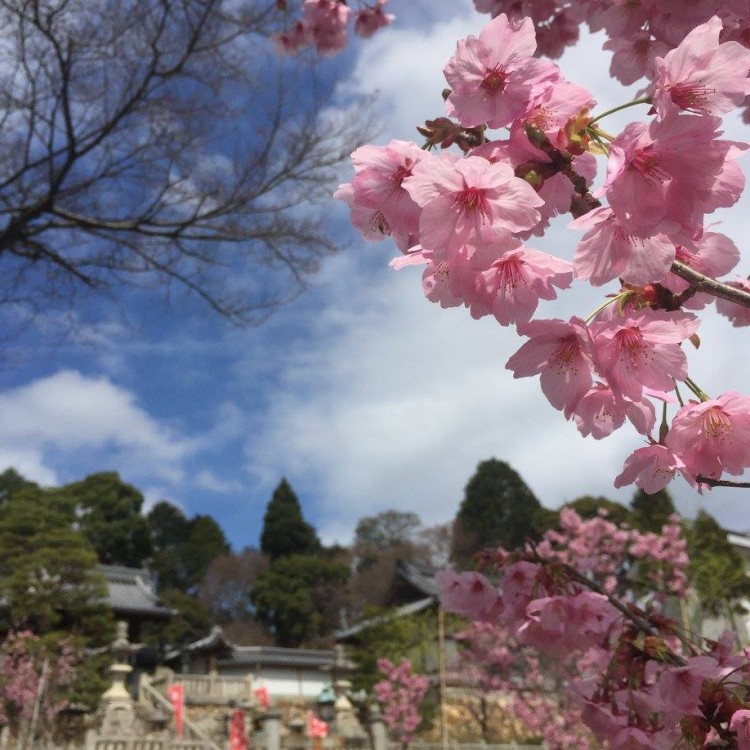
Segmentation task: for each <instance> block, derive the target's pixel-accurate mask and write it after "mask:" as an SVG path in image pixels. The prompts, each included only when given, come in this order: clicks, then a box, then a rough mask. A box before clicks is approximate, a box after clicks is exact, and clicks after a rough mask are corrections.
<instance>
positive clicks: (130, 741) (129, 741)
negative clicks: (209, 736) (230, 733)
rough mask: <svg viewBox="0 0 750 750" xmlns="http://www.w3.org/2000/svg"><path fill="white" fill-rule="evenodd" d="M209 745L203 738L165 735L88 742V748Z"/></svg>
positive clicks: (161, 749)
mask: <svg viewBox="0 0 750 750" xmlns="http://www.w3.org/2000/svg"><path fill="white" fill-rule="evenodd" d="M207 747H208V746H207V745H206V744H205V742H203V741H201V740H176V739H170V738H164V737H148V738H143V737H97V738H95V739H93V740H91V741H90V742H88V743H87V745H86V750H206V748H207ZM214 747H216V746H214Z"/></svg>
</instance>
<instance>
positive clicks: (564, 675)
mask: <svg viewBox="0 0 750 750" xmlns="http://www.w3.org/2000/svg"><path fill="white" fill-rule="evenodd" d="M453 640H454V641H455V642H456V643H457V644H458V646H459V649H458V652H457V654H456V656H455V658H454V659H453V661H452V662H451V663H450V664H449V666H448V669H449V672H450V673H451V677H452V680H453V681H456V682H457V683H458V684H460V685H462V686H463V687H464V688H465V689H468V690H470V691H472V692H474V693H475V694H476V693H478V694H479V696H480V697H481V698H482V699H483V700H481V702H480V706H481V715H480V716H478V717H477V718H478V719H479V721H480V723H481V724H482V728H483V739H484V740H487V739H488V738H487V737H486V736H484V735H485V734H486V733H487V729H488V727H487V725H488V724H489V723H490V716H489V714H490V712H489V711H488V710H487V701H486V699H487V698H488V697H489V696H491V695H495V694H502V696H503V714H504V715H505V716H506V717H512V720H511V722H510V726H509V727H507V728H505V731H509V732H510V733H512V735H513V739H514V740H517V741H521V742H523V741H527V740H530V739H539V738H541V739H543V740H544V743H545V746H546V747H547V748H548V749H549V750H568V748H571V747H575V748H578V750H590V749H591V748H593V747H594V746H595V743H594V742H593V736H592V735H591V733H590V732H589V731H588V730H587V729H586V727H585V726H584V725H583V723H582V721H581V712H580V709H579V707H578V705H577V703H576V701H575V696H573V695H569V694H568V691H567V690H566V688H565V685H566V684H567V683H568V682H569V681H570V679H571V677H572V678H574V679H575V677H577V676H578V673H579V670H578V669H577V665H576V664H575V663H573V662H572V661H570V660H565V661H563V662H561V663H559V664H556V665H551V666H553V667H554V668H553V669H550V668H549V666H550V665H545V666H546V667H547V668H546V669H544V670H543V669H542V668H541V666H540V660H539V658H538V656H537V655H536V654H535V652H534V651H533V650H532V649H530V648H528V647H526V646H523V645H522V644H519V643H518V641H517V639H516V638H515V637H514V635H513V633H512V632H511V631H510V630H509V629H508V628H507V627H505V626H504V625H502V624H501V623H499V622H487V621H474V622H471V623H469V625H468V626H467V627H465V628H464V629H462V630H461V631H459V632H457V633H454V635H453Z"/></svg>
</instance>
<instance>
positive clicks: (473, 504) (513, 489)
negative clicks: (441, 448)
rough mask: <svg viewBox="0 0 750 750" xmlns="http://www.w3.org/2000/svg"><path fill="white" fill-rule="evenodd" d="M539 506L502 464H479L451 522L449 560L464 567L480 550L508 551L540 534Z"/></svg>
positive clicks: (521, 481) (491, 462)
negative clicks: (490, 548)
mask: <svg viewBox="0 0 750 750" xmlns="http://www.w3.org/2000/svg"><path fill="white" fill-rule="evenodd" d="M542 510H543V509H542V505H541V504H540V502H539V501H538V500H537V499H536V497H535V496H534V493H533V492H532V491H531V490H530V489H529V487H528V486H527V485H526V483H525V482H524V481H523V479H521V477H520V476H519V475H518V473H517V472H516V471H514V470H513V469H512V468H511V467H510V466H509V465H508V464H507V463H505V462H504V461H498V460H497V459H495V458H491V459H489V460H488V461H483V462H482V463H480V464H479V466H478V467H477V470H476V472H475V474H474V476H472V478H471V479H470V480H469V483H468V484H467V485H466V489H465V491H464V499H463V501H462V502H461V505H460V507H459V509H458V513H457V515H456V520H455V522H454V532H453V548H452V551H451V560H452V562H453V564H454V565H456V566H457V567H459V568H463V567H467V566H468V565H470V563H471V558H472V556H473V555H474V553H475V552H477V551H478V550H480V549H482V548H483V547H497V546H500V547H504V548H505V549H508V550H512V549H516V548H518V547H520V546H521V545H522V544H523V543H524V541H525V540H526V539H538V538H539V535H540V526H541V516H542Z"/></svg>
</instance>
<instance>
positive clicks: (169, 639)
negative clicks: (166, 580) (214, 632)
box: [141, 589, 214, 647]
mask: <svg viewBox="0 0 750 750" xmlns="http://www.w3.org/2000/svg"><path fill="white" fill-rule="evenodd" d="M159 598H160V599H161V600H162V602H163V603H164V604H165V605H166V606H167V607H172V609H175V610H177V613H176V614H175V615H173V616H172V617H171V618H170V619H169V621H168V622H144V623H143V624H142V625H141V640H142V641H143V642H144V643H148V644H150V645H153V646H161V647H165V646H171V647H177V646H184V645H185V644H188V643H192V642H193V641H197V640H198V639H199V638H204V637H205V636H206V635H208V633H209V631H210V630H211V627H212V626H213V624H214V621H213V617H212V616H211V612H210V610H209V609H208V607H206V606H205V605H204V604H201V602H200V601H198V599H196V598H195V597H193V596H190V595H189V594H186V593H185V592H184V591H180V590H179V589H169V590H167V591H164V592H162V593H161V594H160V597H159Z"/></svg>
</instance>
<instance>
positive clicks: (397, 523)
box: [354, 510, 422, 549]
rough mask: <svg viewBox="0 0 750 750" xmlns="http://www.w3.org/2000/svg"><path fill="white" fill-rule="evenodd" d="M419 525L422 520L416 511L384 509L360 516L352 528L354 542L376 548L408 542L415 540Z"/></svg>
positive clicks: (357, 544)
mask: <svg viewBox="0 0 750 750" xmlns="http://www.w3.org/2000/svg"><path fill="white" fill-rule="evenodd" d="M421 527H422V522H421V521H420V520H419V516H418V515H417V514H416V513H409V512H406V511H401V510H384V511H383V512H382V513H378V514H377V515H374V516H365V517H364V518H360V520H359V522H358V523H357V527H356V529H355V530H354V544H355V546H369V547H374V548H376V549H382V548H383V547H394V546H397V545H400V544H410V543H413V542H414V541H415V539H416V536H417V532H418V531H419V530H420V528H421Z"/></svg>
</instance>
